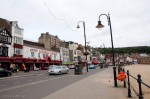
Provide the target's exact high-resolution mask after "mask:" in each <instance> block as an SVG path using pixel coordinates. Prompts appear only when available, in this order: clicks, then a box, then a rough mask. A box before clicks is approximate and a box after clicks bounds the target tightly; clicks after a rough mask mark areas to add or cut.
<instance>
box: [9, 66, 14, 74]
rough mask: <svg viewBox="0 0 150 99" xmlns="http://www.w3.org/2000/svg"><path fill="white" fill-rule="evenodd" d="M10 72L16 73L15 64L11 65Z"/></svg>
mask: <svg viewBox="0 0 150 99" xmlns="http://www.w3.org/2000/svg"><path fill="white" fill-rule="evenodd" d="M10 71H12V72H14V64H10Z"/></svg>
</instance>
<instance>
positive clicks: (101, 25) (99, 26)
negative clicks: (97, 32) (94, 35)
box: [96, 21, 104, 29]
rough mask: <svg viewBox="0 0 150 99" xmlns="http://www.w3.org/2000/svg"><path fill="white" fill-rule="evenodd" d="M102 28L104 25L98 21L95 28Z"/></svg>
mask: <svg viewBox="0 0 150 99" xmlns="http://www.w3.org/2000/svg"><path fill="white" fill-rule="evenodd" d="M103 27H104V25H103V24H102V23H101V21H98V24H97V26H96V28H98V29H101V28H103Z"/></svg>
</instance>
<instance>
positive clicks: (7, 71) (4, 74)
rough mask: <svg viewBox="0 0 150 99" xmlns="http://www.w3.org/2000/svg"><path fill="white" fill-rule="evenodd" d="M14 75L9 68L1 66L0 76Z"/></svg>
mask: <svg viewBox="0 0 150 99" xmlns="http://www.w3.org/2000/svg"><path fill="white" fill-rule="evenodd" d="M11 75H12V72H11V71H9V70H5V69H4V68H1V67H0V77H9V76H11Z"/></svg>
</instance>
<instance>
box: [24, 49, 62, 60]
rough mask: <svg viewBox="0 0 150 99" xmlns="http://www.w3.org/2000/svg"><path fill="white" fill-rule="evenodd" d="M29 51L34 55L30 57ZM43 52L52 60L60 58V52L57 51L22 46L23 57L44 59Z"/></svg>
mask: <svg viewBox="0 0 150 99" xmlns="http://www.w3.org/2000/svg"><path fill="white" fill-rule="evenodd" d="M31 52H34V57H31ZM43 54H45V57H46V56H47V55H48V56H50V57H51V59H52V60H60V53H58V52H54V51H48V50H44V49H39V48H34V47H29V46H24V47H23V57H24V58H40V59H44V57H43Z"/></svg>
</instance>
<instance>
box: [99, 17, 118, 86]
mask: <svg viewBox="0 0 150 99" xmlns="http://www.w3.org/2000/svg"><path fill="white" fill-rule="evenodd" d="M103 15H104V16H106V17H107V21H108V26H109V27H110V36H111V45H112V56H113V66H114V67H113V69H114V86H115V87H117V79H116V67H115V56H114V45H113V36H112V28H111V20H110V15H109V14H108V15H107V14H101V15H100V16H99V21H98V25H97V26H96V28H103V27H104V25H102V24H101V21H100V17H101V16H103Z"/></svg>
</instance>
